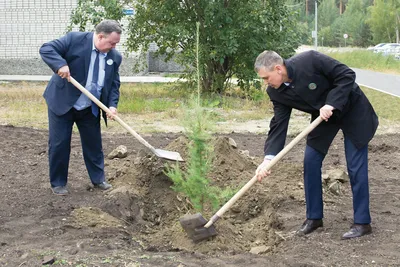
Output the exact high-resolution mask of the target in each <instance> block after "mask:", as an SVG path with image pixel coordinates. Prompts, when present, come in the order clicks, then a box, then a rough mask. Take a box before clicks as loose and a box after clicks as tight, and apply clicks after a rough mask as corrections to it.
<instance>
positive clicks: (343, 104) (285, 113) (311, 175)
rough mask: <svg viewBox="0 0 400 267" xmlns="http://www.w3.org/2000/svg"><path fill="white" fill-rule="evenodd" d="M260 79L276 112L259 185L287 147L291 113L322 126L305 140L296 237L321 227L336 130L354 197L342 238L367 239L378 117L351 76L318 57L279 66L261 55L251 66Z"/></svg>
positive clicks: (268, 54)
mask: <svg viewBox="0 0 400 267" xmlns="http://www.w3.org/2000/svg"><path fill="white" fill-rule="evenodd" d="M255 70H256V72H257V73H258V76H259V77H260V78H262V79H263V80H264V82H265V83H266V84H267V85H268V88H267V93H268V95H269V97H270V99H271V101H272V103H273V106H274V117H273V118H272V119H271V122H270V129H269V133H268V138H267V140H266V142H265V146H264V154H265V158H264V161H263V163H261V164H260V166H259V167H258V168H257V171H256V175H257V177H258V179H259V180H261V179H262V178H263V177H265V176H267V175H269V174H270V172H269V171H266V170H265V167H266V166H267V164H268V163H269V162H270V160H271V159H272V158H273V157H274V156H275V155H277V154H278V153H279V151H281V150H282V149H283V147H284V145H285V140H286V135H287V130H288V124H289V119H290V114H291V112H292V109H293V108H294V109H297V110H301V111H304V112H306V113H309V114H311V119H312V120H314V119H315V118H317V117H318V116H321V118H322V119H323V120H324V121H323V122H322V123H321V124H320V125H318V126H317V127H316V128H315V129H314V130H313V131H312V132H311V133H310V134H309V135H308V137H307V145H306V149H305V153H304V189H305V198H306V220H305V221H304V223H303V225H302V226H301V227H300V229H299V231H298V233H299V234H309V233H311V232H313V231H314V230H316V229H317V228H319V227H322V225H323V224H322V218H323V201H322V181H321V167H322V161H323V160H324V158H325V155H326V154H327V152H328V149H329V146H330V145H331V143H332V141H333V139H334V138H335V136H336V134H337V133H338V131H339V130H342V132H343V135H344V146H345V154H346V162H347V170H348V173H349V177H350V183H351V189H352V193H353V211H354V214H353V216H354V223H353V225H352V226H351V227H350V231H348V232H346V233H345V234H344V235H343V236H342V238H343V239H349V238H354V237H360V236H363V235H366V234H369V233H371V231H372V229H371V225H370V223H371V216H370V211H369V188H368V143H369V141H370V140H371V139H372V137H373V136H374V134H375V131H376V129H377V127H378V117H377V115H376V114H375V111H374V109H373V108H372V106H371V104H370V102H369V101H368V99H367V97H366V96H365V95H364V93H363V92H362V91H361V89H360V87H359V86H358V85H357V84H356V82H355V79H356V76H355V73H354V71H352V70H351V69H350V68H349V67H347V66H346V65H344V64H342V63H340V62H338V61H337V60H334V59H333V58H330V57H328V56H326V55H324V54H322V53H319V52H316V51H307V52H303V53H301V54H298V55H295V56H294V57H291V58H289V59H287V60H283V59H282V58H281V56H280V55H278V54H277V53H275V52H273V51H264V52H263V53H261V54H260V55H259V56H258V57H257V59H256V62H255Z"/></svg>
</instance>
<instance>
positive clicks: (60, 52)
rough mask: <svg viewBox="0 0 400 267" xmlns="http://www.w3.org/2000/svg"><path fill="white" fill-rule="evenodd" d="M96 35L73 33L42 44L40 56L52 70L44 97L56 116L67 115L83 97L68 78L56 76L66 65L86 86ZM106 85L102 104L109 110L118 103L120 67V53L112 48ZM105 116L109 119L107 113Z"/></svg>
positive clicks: (107, 67) (109, 55) (105, 79)
mask: <svg viewBox="0 0 400 267" xmlns="http://www.w3.org/2000/svg"><path fill="white" fill-rule="evenodd" d="M92 45H93V32H70V33H68V34H66V35H64V36H63V37H61V38H59V39H56V40H53V41H50V42H48V43H45V44H43V45H42V47H41V48H40V50H39V53H40V55H41V57H42V59H43V61H44V62H45V63H46V64H47V65H48V66H49V67H50V68H51V69H52V70H53V72H54V74H53V76H52V77H51V79H50V81H49V83H48V85H47V87H46V90H45V91H44V94H43V96H44V98H45V99H46V102H47V105H48V107H49V109H50V110H51V111H52V112H54V113H55V114H56V115H59V116H60V115H63V114H65V113H67V112H68V111H69V110H70V109H71V108H72V107H73V106H74V104H75V102H76V101H77V100H78V98H79V96H80V95H81V91H79V90H78V89H77V88H76V87H75V86H74V85H73V84H71V83H69V82H68V81H67V79H63V78H61V77H60V76H58V75H57V71H58V70H59V69H60V68H61V67H62V66H65V65H68V66H69V69H70V73H71V76H72V77H73V78H75V79H76V80H77V81H78V82H79V83H80V84H82V85H83V86H85V85H86V80H87V74H88V71H89V63H90V57H91V53H92V48H93V46H92ZM105 61H106V63H105V77H104V86H103V89H102V93H101V98H100V101H101V102H102V103H103V104H104V105H105V106H107V107H111V106H112V107H115V108H117V105H118V101H119V86H120V80H119V73H118V70H119V66H120V64H121V61H122V57H121V54H120V53H119V52H118V51H116V50H115V49H111V50H110V51H109V52H108V53H107V57H106V58H105ZM103 117H104V119H105V120H106V116H105V112H103Z"/></svg>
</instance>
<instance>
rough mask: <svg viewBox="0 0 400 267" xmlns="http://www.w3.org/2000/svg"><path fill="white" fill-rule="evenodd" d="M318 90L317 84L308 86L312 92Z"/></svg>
mask: <svg viewBox="0 0 400 267" xmlns="http://www.w3.org/2000/svg"><path fill="white" fill-rule="evenodd" d="M316 88H317V85H316V84H315V83H310V84H309V85H308V89H310V90H315V89H316Z"/></svg>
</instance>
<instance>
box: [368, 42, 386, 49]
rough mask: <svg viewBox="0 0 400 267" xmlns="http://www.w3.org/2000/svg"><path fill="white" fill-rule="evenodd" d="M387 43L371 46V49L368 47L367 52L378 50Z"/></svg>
mask: <svg viewBox="0 0 400 267" xmlns="http://www.w3.org/2000/svg"><path fill="white" fill-rule="evenodd" d="M385 44H386V43H380V44H377V45H376V46H371V47H368V48H367V50H372V51H373V50H375V49H376V48H378V47H381V46H383V45H385Z"/></svg>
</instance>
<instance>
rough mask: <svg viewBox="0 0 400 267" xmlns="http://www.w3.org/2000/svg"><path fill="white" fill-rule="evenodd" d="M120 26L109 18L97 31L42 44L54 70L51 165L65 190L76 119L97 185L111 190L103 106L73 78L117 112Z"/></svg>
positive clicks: (56, 186)
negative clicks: (71, 79)
mask: <svg viewBox="0 0 400 267" xmlns="http://www.w3.org/2000/svg"><path fill="white" fill-rule="evenodd" d="M121 32H122V29H121V26H120V25H119V24H118V22H116V21H114V20H104V21H102V22H101V23H99V24H98V25H97V26H96V27H95V32H94V33H93V32H70V33H68V34H66V35H65V36H63V37H61V38H59V39H56V40H53V41H51V42H48V43H45V44H43V45H42V47H41V48H40V51H39V52H40V55H41V57H42V59H43V61H44V62H45V63H46V64H47V65H48V66H49V67H50V68H51V69H52V70H53V72H54V74H53V76H52V77H51V79H50V81H49V83H48V85H47V87H46V90H45V92H44V94H43V96H44V98H45V99H46V103H47V106H48V117H49V166H50V184H51V188H52V190H53V193H54V194H56V195H66V194H68V190H67V187H66V185H67V177H68V165H69V156H70V151H71V134H72V126H73V124H74V123H76V125H77V127H78V130H79V133H80V136H81V143H82V151H83V157H84V161H85V165H86V168H87V171H88V174H89V177H90V180H91V182H92V183H93V185H94V187H96V188H99V189H102V190H107V189H110V188H111V185H110V184H109V183H107V182H106V180H105V175H104V155H103V149H102V141H101V131H100V114H99V113H100V112H99V108H98V107H97V106H96V104H94V103H92V101H91V100H90V99H89V98H88V97H87V96H86V95H84V94H83V93H81V91H80V90H78V89H77V88H75V87H74V86H73V85H72V84H71V83H69V82H68V81H69V77H70V76H72V77H74V78H75V79H76V80H77V81H78V82H79V83H80V84H82V85H83V86H84V87H85V88H86V89H88V90H89V91H90V92H91V93H92V94H93V95H94V96H96V97H97V98H98V99H100V101H101V102H102V103H103V104H104V105H106V106H107V107H109V109H110V111H111V112H112V114H105V112H102V113H103V118H104V120H105V122H106V123H107V117H109V118H111V119H112V117H113V116H114V115H116V114H117V105H118V100H119V87H120V80H119V73H118V70H119V66H120V64H121V61H122V57H121V55H120V53H119V52H118V51H116V50H115V46H116V44H117V43H119V41H120V36H121Z"/></svg>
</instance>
